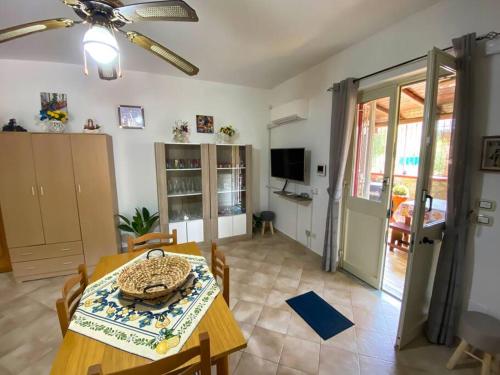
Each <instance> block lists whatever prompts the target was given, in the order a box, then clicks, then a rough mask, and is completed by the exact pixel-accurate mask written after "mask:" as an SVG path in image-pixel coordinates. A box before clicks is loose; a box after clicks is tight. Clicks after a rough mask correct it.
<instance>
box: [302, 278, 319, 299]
mask: <svg viewBox="0 0 500 375" xmlns="http://www.w3.org/2000/svg"><path fill="white" fill-rule="evenodd" d="M324 286H325V283H324V282H323V281H321V280H320V281H303V280H302V279H300V283H299V286H298V288H297V294H303V293H307V292H311V291H313V292H315V293H316V294H318V295H320V296H322V295H323V291H324V290H325V287H324Z"/></svg>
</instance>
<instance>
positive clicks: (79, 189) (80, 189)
mask: <svg viewBox="0 0 500 375" xmlns="http://www.w3.org/2000/svg"><path fill="white" fill-rule="evenodd" d="M77 187H78V192H79V193H81V192H82V187H81V186H80V184H77Z"/></svg>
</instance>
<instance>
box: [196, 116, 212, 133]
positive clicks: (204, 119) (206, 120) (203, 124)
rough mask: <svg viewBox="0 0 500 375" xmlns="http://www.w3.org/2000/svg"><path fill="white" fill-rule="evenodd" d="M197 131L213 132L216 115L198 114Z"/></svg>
mask: <svg viewBox="0 0 500 375" xmlns="http://www.w3.org/2000/svg"><path fill="white" fill-rule="evenodd" d="M196 132H197V133H205V134H213V133H214V116H205V115H196Z"/></svg>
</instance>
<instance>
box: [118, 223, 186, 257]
mask: <svg viewBox="0 0 500 375" xmlns="http://www.w3.org/2000/svg"><path fill="white" fill-rule="evenodd" d="M149 241H154V242H149ZM170 245H177V229H174V230H173V231H172V234H168V233H161V232H158V233H147V234H145V235H143V236H140V237H129V238H128V252H129V253H130V252H133V251H139V250H149V249H156V248H158V247H162V246H170Z"/></svg>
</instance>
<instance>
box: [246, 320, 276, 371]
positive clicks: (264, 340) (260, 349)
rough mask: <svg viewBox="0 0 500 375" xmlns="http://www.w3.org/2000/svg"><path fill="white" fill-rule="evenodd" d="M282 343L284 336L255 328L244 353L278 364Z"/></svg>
mask: <svg viewBox="0 0 500 375" xmlns="http://www.w3.org/2000/svg"><path fill="white" fill-rule="evenodd" d="M284 341H285V335H284V334H282V333H278V332H275V331H271V330H268V329H265V328H261V327H258V326H257V327H255V329H254V330H253V333H252V336H251V337H250V339H249V340H248V344H247V347H246V349H245V352H246V353H250V354H253V355H256V356H257V357H260V358H263V359H267V360H268V361H271V362H275V363H278V361H279V359H280V356H281V351H282V350H283V344H284Z"/></svg>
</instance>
